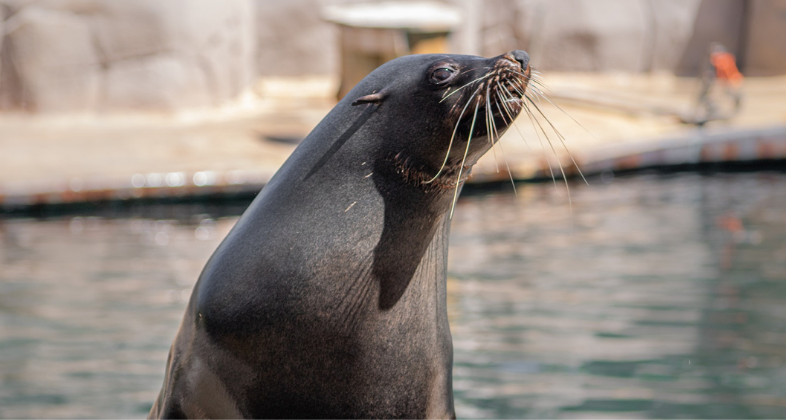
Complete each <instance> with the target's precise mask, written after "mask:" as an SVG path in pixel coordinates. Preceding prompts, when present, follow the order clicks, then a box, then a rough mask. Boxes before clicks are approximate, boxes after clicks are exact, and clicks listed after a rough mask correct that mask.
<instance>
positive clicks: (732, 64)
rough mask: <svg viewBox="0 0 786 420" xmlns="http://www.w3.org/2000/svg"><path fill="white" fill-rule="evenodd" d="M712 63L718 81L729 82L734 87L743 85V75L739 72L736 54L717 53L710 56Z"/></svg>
mask: <svg viewBox="0 0 786 420" xmlns="http://www.w3.org/2000/svg"><path fill="white" fill-rule="evenodd" d="M710 62H711V63H712V65H713V66H714V67H715V72H716V74H717V76H718V79H722V80H728V81H729V83H731V84H732V85H733V86H735V87H736V86H739V85H740V84H742V79H743V77H742V73H740V71H739V70H737V63H736V59H735V58H734V54H732V53H730V52H726V51H717V52H713V53H712V54H710Z"/></svg>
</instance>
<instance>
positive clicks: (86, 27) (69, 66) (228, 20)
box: [0, 0, 256, 112]
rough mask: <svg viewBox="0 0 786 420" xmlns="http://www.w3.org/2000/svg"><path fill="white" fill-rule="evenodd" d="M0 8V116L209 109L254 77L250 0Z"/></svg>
mask: <svg viewBox="0 0 786 420" xmlns="http://www.w3.org/2000/svg"><path fill="white" fill-rule="evenodd" d="M0 9H3V10H4V12H3V13H4V16H10V17H9V18H8V19H7V20H6V21H5V23H4V24H3V25H4V27H5V28H6V30H5V32H7V35H6V36H5V37H4V38H2V40H3V41H2V44H0V45H3V47H2V51H1V52H0V58H2V60H0V108H4V109H9V108H11V109H28V110H34V111H38V112H61V111H67V112H81V111H117V110H125V109H129V108H130V109H147V110H173V109H177V108H183V107H191V106H206V105H208V106H215V105H219V104H221V103H222V102H224V101H227V100H230V99H231V98H233V97H235V96H237V95H238V94H239V93H240V92H242V90H243V89H245V88H246V87H249V86H251V84H252V83H253V80H254V78H255V60H254V59H255V52H256V48H255V45H256V35H255V32H254V24H255V21H254V8H253V2H252V0H225V1H221V2H217V1H213V0H167V1H157V0H137V1H133V2H132V1H107V0H42V1H38V2H34V3H33V2H30V1H26V0H0ZM126 78H128V79H126Z"/></svg>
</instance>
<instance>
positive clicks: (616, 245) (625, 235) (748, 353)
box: [450, 174, 786, 418]
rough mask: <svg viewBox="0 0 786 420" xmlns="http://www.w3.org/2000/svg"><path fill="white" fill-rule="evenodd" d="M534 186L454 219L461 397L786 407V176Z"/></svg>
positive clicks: (725, 411) (554, 409)
mask: <svg viewBox="0 0 786 420" xmlns="http://www.w3.org/2000/svg"><path fill="white" fill-rule="evenodd" d="M525 192H527V194H525V196H524V197H523V198H520V199H519V200H518V202H516V201H515V200H514V199H513V198H512V197H510V196H508V195H498V196H486V197H473V198H470V199H467V200H465V201H464V202H463V203H462V204H463V206H462V207H461V209H460V210H461V211H459V212H457V213H456V217H455V219H454V222H453V223H454V224H453V226H454V228H453V237H452V239H451V263H450V267H451V272H452V273H453V276H454V279H453V281H452V282H451V283H450V285H451V288H450V290H451V291H452V295H451V297H452V299H453V302H454V304H453V305H452V306H451V309H452V310H453V313H452V314H451V315H452V318H453V322H452V325H453V337H454V347H455V352H456V356H455V369H454V374H455V381H454V389H455V391H456V395H457V404H458V408H457V409H458V410H459V412H461V413H463V414H464V415H469V416H479V417H532V418H555V417H562V418H574V417H582V418H586V417H595V418H597V417H604V418H605V417H610V416H619V417H624V418H644V417H656V418H675V417H676V418H685V417H693V418H756V417H765V418H783V417H785V416H786V366H784V364H783V363H784V360H785V359H784V357H786V334H784V332H786V310H784V308H786V306H785V305H784V304H786V241H784V240H786V194H784V192H786V177H783V176H780V175H739V174H737V175H724V176H716V177H713V178H700V177H696V176H679V177H674V178H660V177H659V178H657V179H654V178H646V177H639V178H637V179H627V180H618V181H616V182H614V183H612V184H609V185H602V186H593V187H592V188H586V187H584V188H575V189H574V190H573V203H574V205H573V217H572V218H571V215H570V212H569V209H567V208H565V207H566V206H555V205H554V204H553V202H554V201H555V200H556V199H557V198H555V196H558V195H559V194H557V193H555V192H554V191H553V190H552V189H550V188H548V187H547V186H536V187H532V188H529V191H527V190H526V189H525ZM730 218H733V220H734V222H732V223H730V222H729V219H730ZM571 220H572V221H573V222H572V223H571ZM730 225H731V226H733V228H732V231H730V230H729V226H730Z"/></svg>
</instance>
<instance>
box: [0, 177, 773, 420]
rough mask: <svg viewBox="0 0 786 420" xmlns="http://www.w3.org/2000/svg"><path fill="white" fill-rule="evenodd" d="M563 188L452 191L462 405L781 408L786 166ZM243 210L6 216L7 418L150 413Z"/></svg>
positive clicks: (504, 411) (594, 412) (645, 411)
mask: <svg viewBox="0 0 786 420" xmlns="http://www.w3.org/2000/svg"><path fill="white" fill-rule="evenodd" d="M571 196H572V201H573V206H572V214H571V208H570V207H569V206H568V204H567V199H566V195H565V193H564V191H562V190H555V189H554V187H553V186H552V185H550V184H543V185H524V186H520V187H519V197H518V199H515V198H514V197H513V196H512V194H511V193H509V192H504V193H491V194H484V195H473V196H469V197H466V198H464V199H463V200H462V201H461V202H460V203H459V206H458V208H457V210H456V214H455V216H454V220H453V228H452V237H451V254H450V257H451V258H450V262H449V271H450V279H449V283H448V288H449V297H448V298H449V315H450V318H451V327H452V331H453V341H454V349H455V367H454V391H455V396H456V409H457V413H458V415H459V417H499V418H504V417H508V418H510V417H515V418H527V417H528V418H588V417H591V418H597V417H604V418H613V417H621V418H645V417H656V418H688V417H690V418H786V175H778V174H725V175H716V176H712V177H700V176H696V175H679V176H670V177H663V176H638V177H634V178H625V179H619V178H618V179H616V180H614V181H613V182H610V183H602V182H601V181H600V180H597V181H594V182H593V183H592V186H591V187H587V186H582V185H580V184H573V185H572V189H571ZM239 211H240V207H232V208H229V209H223V210H221V209H217V208H212V209H211V208H205V207H203V206H185V207H178V208H172V207H171V206H170V207H167V208H164V209H157V208H153V209H152V210H151V209H149V208H148V209H147V210H144V211H142V212H141V213H139V212H136V213H135V212H133V211H132V212H130V214H131V215H128V214H127V215H126V216H124V217H123V218H107V217H84V216H82V217H73V216H68V217H61V218H58V219H52V220H29V219H28V220H24V219H13V220H4V221H0V417H6V418H7V417H48V418H63V417H103V418H107V417H112V418H118V417H142V416H144V414H145V413H146V412H147V410H148V409H149V408H150V405H151V402H152V400H153V398H154V397H155V395H156V394H157V392H158V389H159V387H160V386H161V382H162V379H163V372H164V363H165V360H166V353H167V351H168V348H169V344H170V342H171V340H172V338H173V336H174V333H175V330H176V328H177V324H178V323H179V321H180V317H181V316H182V313H183V309H184V306H185V300H186V299H187V297H188V295H189V293H190V289H191V288H192V287H193V284H194V282H195V280H196V278H197V276H198V274H199V271H200V269H201V267H202V265H203V264H204V262H205V261H206V259H207V258H208V257H209V256H210V254H211V252H212V251H213V249H215V247H216V246H217V245H218V243H219V241H220V240H221V238H222V237H223V236H224V235H225V234H226V232H227V231H228V230H229V228H231V226H232V225H233V223H234V222H235V221H236V216H237V214H239ZM156 212H161V213H156ZM134 214H136V216H134Z"/></svg>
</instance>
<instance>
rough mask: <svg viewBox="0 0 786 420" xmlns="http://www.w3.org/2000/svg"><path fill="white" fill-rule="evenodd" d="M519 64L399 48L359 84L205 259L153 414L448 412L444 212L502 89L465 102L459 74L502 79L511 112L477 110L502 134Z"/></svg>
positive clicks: (480, 144)
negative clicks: (442, 79)
mask: <svg viewBox="0 0 786 420" xmlns="http://www.w3.org/2000/svg"><path fill="white" fill-rule="evenodd" d="M517 60H519V61H521V62H522V63H523V66H522V64H519V62H517ZM527 61H528V57H526V54H525V53H523V52H521V51H517V52H511V53H508V54H507V55H505V56H500V57H495V58H492V59H485V58H480V57H472V56H450V55H419V56H408V57H403V58H400V59H397V60H393V61H391V62H389V63H387V64H385V65H383V66H381V67H380V68H379V69H377V70H375V71H374V72H373V73H372V74H371V75H369V76H368V77H366V78H365V79H364V80H363V81H362V82H361V83H360V84H358V86H356V87H355V88H354V89H353V90H352V91H351V92H350V93H349V95H348V96H347V97H346V98H345V99H344V100H342V101H341V102H340V103H339V104H338V105H336V107H335V108H334V109H333V110H332V111H331V112H330V113H329V114H328V115H327V116H326V117H325V119H324V120H323V121H322V122H321V123H320V124H319V125H318V126H317V127H316V128H315V129H314V131H313V132H312V133H311V134H310V135H309V136H308V137H307V138H306V139H305V140H304V141H303V143H302V144H301V145H300V146H299V147H298V148H297V149H296V150H295V152H294V153H293V154H292V156H291V157H290V158H289V159H288V160H287V162H286V163H285V164H284V166H283V167H282V168H281V169H280V170H279V171H278V173H277V174H276V175H275V176H274V177H273V179H272V180H271V181H270V183H269V184H268V185H267V186H266V187H265V188H264V189H263V190H262V192H261V193H260V194H259V196H258V197H257V198H256V199H255V200H254V202H253V203H252V204H251V206H250V207H249V208H248V210H247V211H246V212H245V214H244V215H243V216H242V217H241V218H240V220H239V221H238V222H237V224H236V225H235V227H234V228H233V229H232V231H231V232H230V233H229V235H227V237H226V239H225V240H224V241H223V243H222V244H221V245H220V246H219V247H218V249H217V250H216V251H215V253H214V254H213V256H212V257H211V258H210V260H209V261H208V263H207V265H206V266H205V268H204V271H203V272H202V275H201V276H200V278H199V281H198V282H197V284H196V286H195V288H194V292H193V294H192V296H191V299H190V301H189V303H188V307H187V309H186V314H185V317H184V318H183V322H182V324H181V326H180V329H179V331H178V334H177V337H176V338H175V341H174V343H173V345H172V349H171V351H170V355H169V360H168V363H167V371H166V378H165V380H164V386H163V388H162V390H161V394H160V396H159V398H158V399H157V401H156V402H155V404H154V406H153V409H152V410H151V412H150V417H152V418H163V417H168V418H177V417H192V418H193V417H254V418H264V417H267V418H307V417H312V418H314V417H319V418H331V417H334V418H350V417H352V418H425V417H443V418H451V417H455V413H454V410H453V393H452V386H451V370H452V357H453V355H452V344H451V337H450V330H449V327H448V319H447V310H446V291H445V288H446V264H447V246H448V231H449V227H450V219H449V216H448V214H449V211H450V209H451V206H452V205H453V202H454V193H455V192H457V191H458V189H459V188H460V186H461V184H462V182H463V179H464V178H466V176H467V175H468V171H469V168H471V167H472V165H473V164H474V163H475V162H476V161H477V159H478V158H480V156H481V155H482V154H483V153H485V152H486V151H487V150H488V149H489V148H490V147H491V145H492V141H491V140H492V139H490V138H489V136H488V133H487V132H488V131H491V132H492V133H494V130H493V129H489V128H486V124H483V123H482V122H483V121H484V119H485V118H486V114H485V112H486V108H489V109H491V110H492V111H494V106H496V107H497V108H500V106H499V105H500V104H499V101H500V100H501V99H500V98H502V97H503V96H505V97H507V96H506V94H503V93H500V94H498V95H494V96H495V97H494V98H493V99H491V102H490V103H489V102H487V100H486V99H485V94H484V99H483V100H482V101H481V102H482V103H480V102H478V103H477V105H478V107H477V109H478V110H479V111H478V113H477V114H475V109H476V108H475V105H476V103H475V102H473V101H475V100H476V99H475V96H473V94H472V92H473V91H476V90H477V89H478V88H479V87H480V86H483V82H480V81H476V82H472V81H473V80H474V79H477V78H479V77H482V76H484V75H486V74H488V73H489V72H493V73H494V76H493V77H489V78H487V79H484V81H486V82H488V83H491V81H492V80H494V79H498V81H500V82H501V83H502V85H503V86H505V87H504V89H508V94H509V95H510V97H509V99H508V101H509V102H508V103H505V104H502V105H503V106H504V105H507V106H510V107H511V108H514V109H511V111H512V112H511V115H508V116H504V115H502V114H501V113H495V114H494V115H493V121H492V120H491V119H489V121H492V122H493V123H494V124H495V125H496V129H497V134H501V133H502V132H503V131H504V130H505V129H506V128H507V127H508V125H509V124H510V121H509V120H510V119H511V118H512V117H515V114H517V113H518V112H519V110H520V107H521V105H520V103H516V100H515V98H513V99H510V98H512V97H513V96H518V94H517V93H515V92H514V90H515V89H513V88H512V87H510V88H509V87H508V86H507V85H506V83H513V82H515V83H516V84H517V86H518V88H519V89H521V90H523V89H524V88H525V87H526V84H527V81H528V79H527V77H525V76H523V74H528V71H529V67H528V65H527ZM440 66H442V68H444V67H445V66H450V68H452V69H455V72H456V73H453V76H451V77H452V78H451V79H450V80H449V81H448V82H447V83H442V84H440V83H434V81H433V77H432V75H434V74H435V73H434V72H435V71H436V70H435V69H437V70H438V69H439V68H440ZM516 67H518V70H517V72H516V71H513V70H515V68H516ZM440 74H445V73H444V72H442V73H440ZM471 82H472V83H471ZM467 84H469V85H467ZM461 86H465V87H464V88H463V89H461V90H460V91H459V93H456V94H454V95H451V96H448V94H449V92H455V91H456V89H458V88H459V87H461ZM488 87H489V89H491V87H492V85H488ZM448 88H450V91H448ZM483 89H485V88H483ZM477 100H479V101H480V99H477ZM353 102H355V105H356V106H353ZM468 103H469V105H468V106H467V104H468ZM464 107H466V108H467V109H469V111H468V112H466V113H464V114H463V115H461V114H460V113H459V112H460V111H461V109H462V108H464ZM470 108H471V109H470ZM457 110H458V111H457ZM460 115H461V117H460V118H459V116H460ZM473 119H477V120H478V121H480V122H481V123H479V124H475V130H474V132H473V133H472V136H470V132H469V131H470V127H472V120H473ZM457 127H458V128H457ZM454 129H455V131H456V135H455V137H454V138H453V141H452V143H451V136H452V133H453V132H454ZM470 137H471V138H472V140H471V144H470V147H469V148H467V143H468V141H469V139H470ZM497 138H498V135H495V136H494V138H493V140H496V139H497ZM437 174H439V176H436V177H435V175H437Z"/></svg>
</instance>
